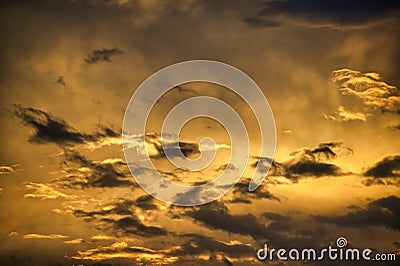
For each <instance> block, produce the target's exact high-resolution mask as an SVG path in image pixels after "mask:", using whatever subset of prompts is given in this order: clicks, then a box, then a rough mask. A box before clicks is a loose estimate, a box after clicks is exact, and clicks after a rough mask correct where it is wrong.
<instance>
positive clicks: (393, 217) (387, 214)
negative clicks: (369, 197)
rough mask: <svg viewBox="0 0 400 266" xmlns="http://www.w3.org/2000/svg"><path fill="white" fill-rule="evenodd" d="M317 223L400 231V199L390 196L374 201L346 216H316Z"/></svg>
mask: <svg viewBox="0 0 400 266" xmlns="http://www.w3.org/2000/svg"><path fill="white" fill-rule="evenodd" d="M314 218H315V219H316V220H317V221H319V222H322V223H332V224H336V225H338V226H349V227H360V226H385V227H387V228H389V229H391V230H395V231H400V223H399V221H400V198H398V197H396V196H389V197H386V198H380V199H377V200H374V201H372V202H370V203H368V205H367V206H366V208H365V209H360V210H357V211H354V212H350V213H347V214H345V215H332V216H322V215H320V216H315V217H314Z"/></svg>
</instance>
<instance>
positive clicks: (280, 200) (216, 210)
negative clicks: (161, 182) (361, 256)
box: [0, 0, 400, 265]
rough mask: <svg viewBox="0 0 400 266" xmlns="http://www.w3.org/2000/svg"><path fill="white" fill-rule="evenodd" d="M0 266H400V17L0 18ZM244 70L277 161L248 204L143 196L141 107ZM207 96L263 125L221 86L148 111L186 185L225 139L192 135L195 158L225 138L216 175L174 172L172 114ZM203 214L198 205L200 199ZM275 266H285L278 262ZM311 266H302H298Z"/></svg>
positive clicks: (333, 10)
mask: <svg viewBox="0 0 400 266" xmlns="http://www.w3.org/2000/svg"><path fill="white" fill-rule="evenodd" d="M0 6H1V9H0V10H1V11H0V13H1V15H0V21H1V22H0V25H1V31H0V32H1V49H0V51H1V52H0V54H1V57H0V58H1V65H0V87H1V97H0V104H1V109H0V113H1V115H0V119H1V128H0V136H1V144H2V149H1V152H0V204H1V212H0V225H1V226H0V243H1V245H0V261H1V264H2V265H53V264H56V263H59V264H60V265H73V264H75V265H78V264H83V265H94V264H95V263H96V262H101V263H104V264H96V265H132V264H133V265H149V264H150V265H151V264H156V265H163V264H166V265H188V264H189V265H202V264H210V265H214V264H215V265H232V264H233V265H252V264H263V263H262V262H260V261H258V260H257V259H256V251H257V250H258V249H259V248H261V247H262V246H263V245H264V243H268V244H269V246H271V247H275V248H281V247H282V248H283V247H315V248H320V247H326V246H327V245H329V244H332V243H334V242H335V241H336V239H337V238H338V237H346V238H347V240H348V241H349V243H350V245H351V246H352V247H359V248H366V247H368V248H372V249H374V250H375V251H376V252H391V253H396V254H397V259H398V260H399V259H400V258H399V255H400V227H399V221H400V209H399V206H400V190H399V186H400V179H399V178H400V153H399V151H400V119H399V118H400V89H399V86H400V77H399V72H400V60H399V58H400V50H399V48H398V47H400V37H399V36H400V34H399V33H400V28H399V26H398V25H399V20H400V16H399V14H400V5H399V3H398V1H377V0H367V1H342V0H339V1H333V0H328V1H316V0H304V1H296V0H282V1H275V0H272V1H246V0H242V1H236V0H235V1H227V0H226V1H211V0H210V1H201V0H187V1H184V0H177V1H165V0H148V1H146V0H138V1H129V0H126V1H124V0H120V1H117V0H115V1H113V0H108V1H107V0H98V1H95V0H63V1H50V0H48V1H34V2H33V1H18V0H17V1H12V2H10V3H1V4H0ZM194 59H209V60H216V61H221V62H224V63H227V64H230V65H233V66H235V67H237V68H239V69H241V70H242V71H244V72H245V73H247V74H248V75H249V76H250V77H251V78H252V79H253V80H254V81H255V82H256V83H257V84H258V86H259V87H260V88H261V89H262V91H263V92H264V94H265V96H266V97H267V99H268V101H269V104H270V106H271V109H272V111H273V114H274V117H275V122H276V136H277V147H276V155H275V161H274V163H273V164H272V167H271V170H270V173H269V174H268V177H267V178H266V179H265V180H264V182H263V184H262V185H261V186H260V187H259V188H258V189H257V190H256V191H254V192H253V193H249V192H248V191H247V187H248V183H249V180H250V179H249V178H250V176H251V172H252V171H254V166H255V164H256V163H257V162H258V163H261V164H268V162H269V161H268V160H266V158H257V157H251V158H250V160H249V164H248V167H247V171H246V173H245V174H244V176H243V177H242V178H241V180H240V182H239V183H238V184H237V185H236V186H235V187H234V188H233V189H232V190H231V191H230V192H229V193H228V194H226V195H225V196H224V197H222V198H220V199H219V200H218V201H216V202H213V203H210V204H206V205H203V206H200V207H176V206H173V205H168V204H164V203H162V202H160V201H158V200H156V199H154V198H152V197H151V196H148V195H147V194H146V193H145V192H144V191H143V190H142V189H141V188H140V187H138V185H137V184H136V183H135V181H134V179H133V178H132V176H131V174H130V173H129V171H128V168H127V166H126V162H125V157H124V154H123V151H122V146H121V130H122V121H123V117H124V113H125V109H126V106H127V104H128V102H129V99H130V97H131V96H132V94H133V92H134V91H135V89H136V88H137V87H138V86H139V85H140V84H141V83H142V82H143V81H144V80H145V79H146V78H147V77H149V76H150V75H152V74H153V73H154V72H156V71H158V70H160V69H162V68H163V67H166V66H168V65H171V64H174V63H178V62H182V61H186V60H194ZM199 95H206V96H212V97H216V98H219V99H221V100H223V101H225V102H227V103H229V104H230V105H231V106H232V107H233V108H235V110H236V111H237V112H238V113H239V115H240V116H241V117H242V118H244V120H245V123H246V127H247V130H248V134H249V137H250V146H251V151H252V155H254V156H256V154H257V149H258V148H259V141H260V136H259V135H260V132H259V130H258V127H257V124H256V120H255V117H254V115H253V114H252V113H251V109H250V108H249V107H248V106H247V105H246V104H245V103H244V102H243V101H242V100H241V99H240V98H239V97H238V96H237V95H235V94H234V93H231V92H229V91H228V90H227V89H226V88H224V87H222V86H217V85H213V84H209V83H200V82H196V83H187V84H183V85H182V86H180V87H179V88H175V89H173V90H171V91H170V92H168V93H167V94H166V95H165V96H164V97H163V98H161V99H160V101H159V102H158V104H157V105H156V106H155V107H154V109H153V110H152V113H151V115H150V118H149V123H148V125H147V130H148V136H147V137H146V141H147V144H148V149H149V152H150V154H151V155H152V160H153V163H154V164H155V165H157V166H158V167H159V169H160V170H161V172H162V174H163V175H165V176H166V178H168V179H169V180H172V181H174V182H177V183H182V184H194V183H198V182H206V181H210V180H212V179H213V178H215V177H216V176H217V175H218V174H219V173H220V172H221V171H222V170H223V169H224V168H225V167H226V164H227V162H229V145H230V142H229V138H228V135H227V133H226V132H225V130H224V128H223V127H221V125H219V124H218V123H217V122H215V121H212V120H210V119H197V120H193V121H191V122H190V123H188V124H187V125H186V126H185V127H184V128H183V131H182V132H181V133H182V134H181V138H182V145H183V148H184V149H185V152H186V154H187V155H188V156H189V157H191V158H194V157H196V156H198V153H199V151H198V141H199V140H200V139H201V138H203V137H205V136H208V137H212V138H214V140H215V141H216V143H217V144H219V146H218V147H220V148H219V149H218V150H217V157H216V159H215V160H214V161H213V163H212V164H211V165H210V166H209V167H208V168H207V169H205V170H203V171H200V172H197V173H191V172H186V171H184V170H182V169H175V168H174V167H172V166H171V164H169V163H168V161H167V159H166V158H165V155H164V154H163V152H162V150H160V147H159V146H158V144H159V141H160V137H159V136H160V135H159V134H160V129H161V126H162V122H163V120H164V118H165V116H166V115H167V113H168V112H169V111H170V110H171V109H172V108H173V107H174V106H175V105H176V104H177V103H179V102H181V101H183V100H185V99H188V98H190V97H194V96H199ZM194 196H196V195H194ZM279 263H280V262H279ZM297 263H298V264H301V263H300V262H297Z"/></svg>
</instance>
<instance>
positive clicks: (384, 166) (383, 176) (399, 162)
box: [362, 155, 400, 186]
mask: <svg viewBox="0 0 400 266" xmlns="http://www.w3.org/2000/svg"><path fill="white" fill-rule="evenodd" d="M364 176H365V177H366V178H365V179H364V180H363V181H362V182H363V184H364V185H366V186H370V185H395V186H400V178H399V177H400V155H394V156H387V157H385V158H383V159H382V160H381V161H379V162H377V163H376V164H375V165H374V166H372V167H371V168H369V169H368V170H367V171H365V173H364Z"/></svg>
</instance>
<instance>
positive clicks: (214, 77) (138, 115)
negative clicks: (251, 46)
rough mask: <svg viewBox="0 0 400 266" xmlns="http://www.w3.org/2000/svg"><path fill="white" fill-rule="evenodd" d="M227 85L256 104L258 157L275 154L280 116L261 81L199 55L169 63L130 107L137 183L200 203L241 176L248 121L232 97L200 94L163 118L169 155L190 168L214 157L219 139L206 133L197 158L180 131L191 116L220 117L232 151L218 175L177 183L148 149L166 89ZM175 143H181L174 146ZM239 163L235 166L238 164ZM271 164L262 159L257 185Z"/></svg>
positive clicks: (128, 140)
mask: <svg viewBox="0 0 400 266" xmlns="http://www.w3.org/2000/svg"><path fill="white" fill-rule="evenodd" d="M196 81H200V82H210V83H215V84H218V85H222V86H224V87H225V88H227V89H229V90H231V91H233V92H234V93H236V94H237V95H238V96H240V97H241V98H242V99H243V100H244V101H245V102H246V103H247V105H248V106H249V107H250V108H251V110H252V112H253V114H254V116H255V117H256V119H257V122H258V127H259V131H260V133H261V147H260V149H259V150H260V153H259V154H258V157H260V158H268V159H269V160H271V162H272V159H273V157H274V152H275V141H276V140H275V138H276V136H275V122H274V117H273V114H272V111H271V108H270V106H269V104H268V101H267V99H266V98H265V96H264V94H263V93H262V91H261V89H260V88H259V87H258V86H257V84H256V83H255V82H254V81H253V80H252V79H251V78H250V77H249V76H248V75H246V74H245V73H244V72H242V71H241V70H239V69H237V68H235V67H233V66H230V65H228V64H225V63H221V62H216V61H208V60H194V61H186V62H182V63H178V64H174V65H171V66H168V67H166V68H163V69H161V70H159V71H158V72H156V73H155V74H153V75H152V76H150V77H149V78H148V79H146V80H145V81H144V82H143V83H142V84H141V85H140V86H139V87H138V88H137V89H136V91H135V93H134V94H133V96H132V98H131V99H130V101H129V104H128V106H127V108H126V112H125V116H124V122H123V150H124V154H125V158H126V161H127V163H128V167H129V170H130V172H131V173H132V175H133V177H134V178H135V180H136V181H137V183H138V184H139V185H140V186H141V187H142V188H143V189H144V190H145V191H146V192H147V193H149V194H151V195H153V196H154V197H156V198H158V199H159V200H161V201H164V202H167V203H170V204H175V205H181V206H196V205H201V204H205V203H208V202H211V201H214V200H216V199H218V198H219V197H221V196H223V195H224V194H225V193H227V192H228V191H229V190H230V189H231V188H232V187H233V186H234V185H235V184H236V183H237V182H238V181H239V179H240V177H241V176H242V174H243V173H244V171H245V168H246V166H247V162H248V159H249V157H250V154H249V150H250V143H249V137H248V132H247V130H246V127H245V124H244V122H243V120H242V118H241V117H240V116H239V114H238V113H237V112H236V111H235V110H234V109H233V108H232V107H231V106H230V105H229V104H227V103H226V102H224V101H222V100H220V99H217V98H213V97H208V96H196V97H192V98H189V99H187V100H184V101H182V102H180V103H179V104H177V105H176V106H174V108H172V110H171V111H170V112H169V113H168V115H167V117H166V119H165V120H164V121H163V125H162V131H161V141H162V147H163V152H164V154H165V156H166V158H167V159H168V160H169V161H170V162H171V163H172V164H173V165H175V166H176V167H178V168H180V169H182V170H185V171H199V170H201V169H203V168H205V167H207V166H208V165H209V164H210V163H211V162H212V160H213V159H214V156H215V152H216V143H215V142H214V140H213V139H211V138H209V137H207V136H205V137H204V138H203V139H202V140H201V141H200V143H199V149H200V152H201V155H200V157H199V158H196V159H194V160H192V159H190V158H188V157H186V156H185V155H184V154H183V152H182V151H181V149H180V147H179V145H178V144H179V132H180V130H181V129H182V127H183V126H184V125H185V124H186V123H187V122H188V121H190V120H191V119H194V118H197V117H207V118H211V119H214V120H216V121H218V122H219V123H220V124H221V125H222V126H223V127H224V128H225V129H226V131H227V133H228V135H229V138H230V143H231V145H230V146H231V147H230V150H231V156H230V162H229V164H228V165H233V166H234V167H226V168H225V170H224V171H223V172H222V173H221V174H220V175H219V176H218V177H217V178H216V179H214V180H213V181H211V182H209V183H206V184H202V185H199V186H184V185H179V184H176V183H173V182H171V181H169V180H167V179H166V178H164V176H163V175H162V174H161V173H160V172H159V171H158V169H157V168H156V167H155V166H154V165H153V163H152V161H151V158H150V156H149V154H148V151H147V149H146V136H147V135H146V130H145V128H146V123H147V120H148V117H149V115H150V112H151V110H152V108H153V106H154V105H155V104H156V103H157V100H158V99H160V98H161V97H162V96H163V95H164V94H165V93H167V92H168V91H169V90H171V89H172V88H174V87H177V86H179V85H181V84H184V83H188V82H196ZM171 145H176V147H173V148H171ZM233 168H234V169H233ZM269 168H270V165H265V164H263V165H261V164H258V165H257V166H256V169H255V171H254V174H253V176H252V178H251V181H250V184H249V191H253V190H255V189H256V188H257V187H258V186H259V185H260V184H261V182H262V181H263V180H264V178H265V176H266V174H267V173H268V170H269Z"/></svg>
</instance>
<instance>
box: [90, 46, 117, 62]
mask: <svg viewBox="0 0 400 266" xmlns="http://www.w3.org/2000/svg"><path fill="white" fill-rule="evenodd" d="M119 54H122V51H121V50H119V49H118V48H112V49H106V48H103V49H99V50H93V51H92V52H91V53H90V54H88V56H87V57H86V58H85V61H86V63H88V64H93V63H97V62H101V61H103V62H104V61H105V62H110V61H111V59H110V57H112V56H115V55H119Z"/></svg>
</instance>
